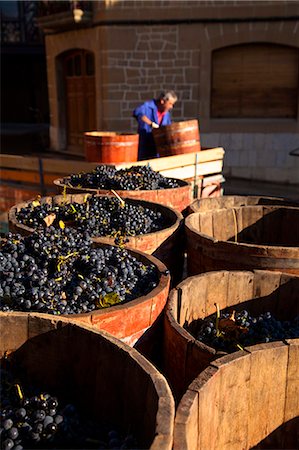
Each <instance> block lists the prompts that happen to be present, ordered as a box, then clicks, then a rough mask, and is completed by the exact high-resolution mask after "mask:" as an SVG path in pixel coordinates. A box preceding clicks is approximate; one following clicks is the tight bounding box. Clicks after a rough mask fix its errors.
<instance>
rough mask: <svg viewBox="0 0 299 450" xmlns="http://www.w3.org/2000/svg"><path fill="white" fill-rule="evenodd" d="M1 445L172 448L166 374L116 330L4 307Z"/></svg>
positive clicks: (0, 358) (1, 320)
mask: <svg viewBox="0 0 299 450" xmlns="http://www.w3.org/2000/svg"><path fill="white" fill-rule="evenodd" d="M0 333H1V343H0V371H1V377H0V381H1V405H0V408H1V416H0V421H1V449H12V448H14V449H17V450H22V449H37V448H38V449H58V448H59V449H87V448H88V449H97V450H98V449H112V448H114V449H115V448H119V449H138V448H144V449H157V448H159V449H162V450H170V449H171V448H172V434H173V421H174V402H173V398H172V395H171V391H170V389H169V386H168V384H167V382H166V380H165V379H164V377H163V376H162V375H161V374H160V373H159V372H158V371H157V370H156V369H155V367H154V366H153V365H151V364H150V363H149V362H148V361H147V360H146V359H145V358H144V357H143V356H142V355H140V354H139V353H138V352H137V351H136V350H134V349H131V348H130V347H128V346H127V345H125V344H123V343H122V342H120V341H119V340H118V339H116V338H114V337H113V336H111V335H110V334H109V333H105V332H99V331H95V330H93V329H92V328H90V327H88V326H85V325H81V326H78V325H77V324H76V323H72V322H70V321H68V320H66V319H63V318H57V317H56V318H54V317H51V318H49V316H47V315H45V314H34V313H28V314H26V313H0Z"/></svg>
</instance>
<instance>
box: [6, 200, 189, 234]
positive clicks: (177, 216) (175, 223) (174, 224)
mask: <svg viewBox="0 0 299 450" xmlns="http://www.w3.org/2000/svg"><path fill="white" fill-rule="evenodd" d="M67 195H71V196H78V197H79V196H81V197H86V196H88V197H93V196H94V197H110V198H113V197H114V195H113V194H112V193H110V194H109V195H106V194H96V195H93V194H89V193H86V194H83V193H82V194H67ZM60 198H61V199H64V195H62V194H59V195H54V196H46V197H41V198H40V200H39V201H42V200H43V203H50V202H48V201H47V200H50V199H51V200H52V203H53V200H54V199H60ZM123 198H125V199H126V201H127V202H129V203H133V204H135V203H136V204H141V205H144V207H147V208H148V209H152V210H153V208H151V204H154V205H155V206H156V209H157V210H160V212H162V214H163V210H164V211H167V210H168V211H170V213H171V215H172V216H173V217H172V218H171V224H170V225H168V226H166V227H165V228H162V229H161V230H158V231H153V232H151V233H146V234H137V235H135V236H132V237H133V238H141V237H149V238H153V237H154V236H156V234H157V233H159V232H160V231H166V230H168V231H173V232H174V231H175V230H176V229H177V228H178V227H179V226H180V224H181V223H182V221H183V215H182V214H181V212H180V211H178V210H176V209H174V208H172V207H170V206H166V205H162V204H161V203H155V202H150V201H148V200H143V199H137V198H136V199H135V198H130V197H123ZM32 201H34V199H32V200H29V201H27V202H21V203H17V204H16V205H14V206H12V207H11V208H10V209H9V211H8V222H9V223H12V224H13V225H14V226H17V227H18V228H20V229H21V230H24V231H25V232H26V233H33V232H34V231H35V230H36V228H31V227H29V226H27V225H24V224H22V223H21V222H18V221H17V219H16V212H17V211H18V210H20V209H21V208H23V207H25V206H28V204H29V203H32ZM67 203H69V202H67ZM108 237H109V236H93V237H92V239H93V240H94V239H105V238H108Z"/></svg>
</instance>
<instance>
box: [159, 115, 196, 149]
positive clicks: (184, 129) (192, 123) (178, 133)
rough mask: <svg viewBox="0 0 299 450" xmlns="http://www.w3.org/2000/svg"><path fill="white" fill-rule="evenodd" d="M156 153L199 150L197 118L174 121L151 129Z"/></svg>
mask: <svg viewBox="0 0 299 450" xmlns="http://www.w3.org/2000/svg"><path fill="white" fill-rule="evenodd" d="M153 136H154V141H155V144H156V148H157V153H158V154H159V155H160V156H172V155H180V154H182V153H194V152H199V151H200V138H199V126H198V120H197V119H193V120H185V121H183V122H174V123H172V124H171V125H165V126H161V127H160V128H157V129H153Z"/></svg>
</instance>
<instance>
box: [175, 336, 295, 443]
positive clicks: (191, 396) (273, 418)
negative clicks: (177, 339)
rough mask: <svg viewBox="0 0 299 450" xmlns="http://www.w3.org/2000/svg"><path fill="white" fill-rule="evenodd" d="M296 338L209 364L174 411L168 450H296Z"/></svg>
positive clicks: (250, 349) (252, 349)
mask: <svg viewBox="0 0 299 450" xmlns="http://www.w3.org/2000/svg"><path fill="white" fill-rule="evenodd" d="M298 365H299V339H293V340H288V341H286V342H276V343H272V344H270V343H269V344H263V345H255V346H252V347H247V348H246V351H240V352H237V353H234V354H232V355H229V356H224V357H222V358H220V359H219V360H217V361H215V362H213V364H211V365H210V366H209V367H207V369H206V370H205V371H204V372H202V373H201V374H200V375H199V376H198V378H196V379H195V380H194V381H193V383H192V384H191V385H190V386H189V388H188V390H187V392H186V394H185V395H184V397H183V398H182V400H181V402H180V404H179V407H178V409H177V412H176V418H175V427H174V445H173V450H181V449H184V450H207V449H209V450H240V449H243V450H249V449H280V450H282V449H298V448H299V435H298V429H299V400H298V399H299V372H298Z"/></svg>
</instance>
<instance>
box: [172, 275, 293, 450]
mask: <svg viewBox="0 0 299 450" xmlns="http://www.w3.org/2000/svg"><path fill="white" fill-rule="evenodd" d="M298 292H299V277H296V276H294V275H288V274H284V273H281V272H271V271H263V270H254V271H215V272H209V273H205V274H201V275H196V276H194V277H190V278H187V279H185V280H184V281H182V282H181V283H180V284H179V285H178V286H177V287H176V288H174V289H172V290H171V292H170V294H169V299H168V303H167V306H166V309H165V314H164V352H163V355H164V356H163V367H164V372H163V373H164V375H165V376H166V378H167V379H168V381H169V383H170V386H171V388H172V391H173V393H174V396H175V399H176V400H177V401H179V400H180V399H181V397H182V395H183V394H184V393H185V391H186V389H187V387H188V386H189V384H190V383H191V382H192V380H194V378H195V377H197V376H198V374H199V373H200V372H202V371H203V370H205V369H206V368H207V367H208V365H209V364H210V363H211V362H212V361H214V360H216V359H218V358H219V357H221V356H222V355H223V354H224V353H223V352H220V351H216V349H215V348H212V347H211V346H208V345H206V344H204V343H203V342H200V341H199V340H197V339H196V337H194V336H196V335H197V330H198V327H199V324H200V321H201V320H202V319H204V318H205V317H207V316H210V315H211V314H214V313H215V312H216V307H215V303H217V304H218V305H219V309H220V310H223V309H226V308H228V309H229V311H231V310H232V309H233V310H235V311H237V312H238V311H242V310H243V309H246V310H247V311H249V312H250V313H251V314H252V315H253V316H258V315H260V314H262V313H266V312H267V311H270V312H271V313H272V314H273V315H274V316H275V317H276V318H277V319H279V320H290V319H294V318H295V317H297V316H298V315H299V296H298ZM297 341H298V345H299V339H298V340H297ZM174 354H175V358H174V357H173V355H174ZM298 355H299V354H298ZM298 388H299V387H298ZM182 448H185V447H182Z"/></svg>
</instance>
